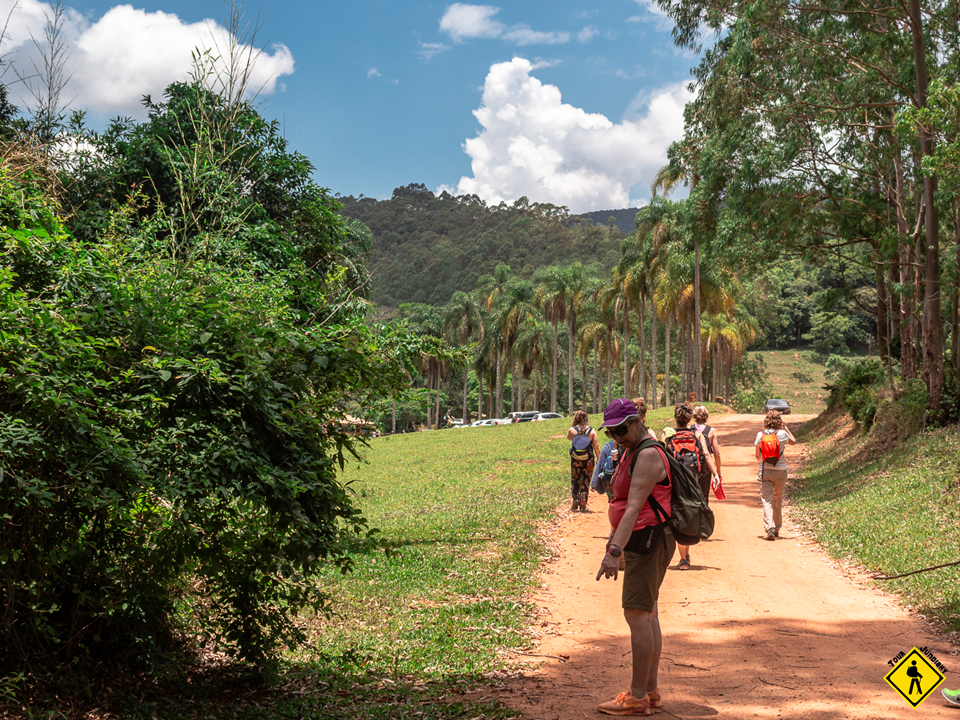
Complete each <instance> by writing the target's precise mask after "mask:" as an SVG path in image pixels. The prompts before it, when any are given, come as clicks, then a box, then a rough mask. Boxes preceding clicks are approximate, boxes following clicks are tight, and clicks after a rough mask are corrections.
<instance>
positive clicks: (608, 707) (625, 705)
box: [597, 689, 651, 715]
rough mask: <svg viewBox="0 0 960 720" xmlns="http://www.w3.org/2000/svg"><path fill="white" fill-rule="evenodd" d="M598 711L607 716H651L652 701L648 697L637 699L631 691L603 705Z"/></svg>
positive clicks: (599, 706)
mask: <svg viewBox="0 0 960 720" xmlns="http://www.w3.org/2000/svg"><path fill="white" fill-rule="evenodd" d="M597 710H598V711H599V712H602V713H606V714H607V715H650V714H651V713H650V701H649V700H647V696H646V695H644V696H643V697H639V698H635V697H634V696H633V693H632V692H630V690H629V689H627V690H625V691H624V692H622V693H620V694H619V695H617V696H616V697H615V698H614V699H613V700H611V701H610V702H605V703H601V704H600V705H598V706H597Z"/></svg>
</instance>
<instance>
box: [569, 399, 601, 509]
mask: <svg viewBox="0 0 960 720" xmlns="http://www.w3.org/2000/svg"><path fill="white" fill-rule="evenodd" d="M589 419H590V418H589V417H588V416H587V414H586V413H585V412H584V411H583V410H577V413H576V415H574V416H573V427H571V428H570V429H569V430H568V431H567V440H569V441H570V443H571V446H570V494H571V495H572V496H573V503H572V505H571V506H570V510H572V511H574V512H576V511H577V510H579V511H580V512H585V511H586V509H587V498H588V497H589V496H590V480H591V478H592V477H593V467H594V464H595V463H596V461H597V458H598V457H600V440H599V439H597V431H596V430H594V429H593V428H592V427H590V426H589V425H587V421H588V420H589Z"/></svg>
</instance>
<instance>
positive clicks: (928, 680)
mask: <svg viewBox="0 0 960 720" xmlns="http://www.w3.org/2000/svg"><path fill="white" fill-rule="evenodd" d="M924 650H926V648H924ZM888 664H890V665H893V666H894V667H893V670H891V671H890V672H888V673H887V675H886V677H884V678H883V679H884V680H886V681H887V683H888V684H889V685H890V687H892V688H893V689H894V690H896V691H897V692H898V693H900V697H902V698H903V699H904V700H906V701H907V702H908V703H910V705H911V706H913V707H917V706H918V705H920V703H922V702H923V701H924V700H926V699H927V696H928V695H930V693H932V692H933V691H934V690H936V689H937V686H938V685H939V684H940V683H942V682H943V673H942V672H940V670H939V669H938V667H937V666H938V665H940V663H939V662H937V660H936V658H934V659H933V660H931V659H930V658H928V657H927V656H926V655H924V654H923V653H922V652H920V651H919V650H917V649H916V648H914V649H913V650H911V651H910V652H909V653H907V655H904V654H903V653H900V654H899V655H898V656H897V657H895V658H894V659H893V660H891V661H890V662H889V663H888Z"/></svg>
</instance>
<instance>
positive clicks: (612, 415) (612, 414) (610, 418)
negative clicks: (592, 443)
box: [600, 398, 640, 428]
mask: <svg viewBox="0 0 960 720" xmlns="http://www.w3.org/2000/svg"><path fill="white" fill-rule="evenodd" d="M635 417H640V411H639V410H637V406H636V405H634V404H633V401H631V400H627V399H626V398H618V399H616V400H614V401H613V402H611V403H610V404H609V405H607V406H606V407H605V408H604V409H603V424H602V425H601V426H600V427H601V428H605V427H616V426H617V425H621V424H623V423H625V422H626V421H627V420H631V419H633V418H635Z"/></svg>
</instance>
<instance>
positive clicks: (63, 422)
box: [0, 114, 418, 670]
mask: <svg viewBox="0 0 960 720" xmlns="http://www.w3.org/2000/svg"><path fill="white" fill-rule="evenodd" d="M197 117H200V118H201V120H202V118H203V117H204V115H203V114H199V115H198V116H197ZM248 150H249V152H251V153H255V150H256V148H253V147H251V148H248ZM189 152H193V153H196V158H195V159H197V160H198V161H200V162H198V167H206V168H208V169H209V175H206V176H204V177H192V176H188V175H186V174H184V175H180V176H178V177H177V178H176V181H175V183H174V185H175V186H176V189H177V191H178V192H180V193H183V194H186V195H189V196H190V197H191V198H193V201H195V204H194V205H192V206H191V213H192V217H193V219H194V220H196V221H198V223H197V224H196V225H195V226H192V227H193V229H192V230H191V225H190V223H185V222H183V218H180V219H179V220H178V219H176V218H174V217H172V216H171V214H170V213H169V212H168V211H167V209H166V207H165V206H164V204H163V203H156V202H155V198H154V199H148V201H146V202H145V201H144V198H143V196H142V195H138V194H136V193H134V194H133V196H132V197H131V198H130V199H129V200H127V202H126V204H120V203H115V204H114V205H111V206H110V207H109V208H107V209H106V210H105V212H106V216H105V219H104V220H103V221H102V222H101V221H100V220H97V222H96V223H93V224H87V225H84V227H86V228H88V229H89V228H92V227H95V228H96V229H97V230H96V233H97V234H96V236H95V237H93V238H92V239H87V240H77V239H74V238H73V237H71V236H70V235H69V234H68V233H66V232H65V230H64V226H63V223H62V221H61V220H60V219H59V218H58V217H57V214H56V212H55V211H54V209H53V207H52V206H51V204H50V203H49V201H48V200H47V199H46V198H45V197H44V196H43V193H42V192H41V191H40V190H39V189H38V188H37V187H35V186H33V185H31V184H30V182H29V176H24V177H21V178H19V179H17V180H14V179H12V178H11V177H10V175H9V173H8V172H7V169H6V168H5V167H4V166H0V472H2V475H0V477H2V482H0V647H2V648H3V649H4V651H3V653H0V670H10V669H15V668H17V669H20V668H24V667H30V666H34V665H39V664H43V663H44V662H62V661H66V660H70V659H71V658H73V657H75V656H76V655H79V654H84V653H86V654H96V655H103V654H104V653H110V654H111V655H112V656H113V657H114V658H119V657H128V658H139V659H149V658H151V657H155V656H156V652H157V651H158V650H163V649H164V648H170V647H171V645H172V643H173V642H174V640H175V638H176V637H177V636H178V635H182V633H184V632H192V633H195V634H197V635H200V636H202V637H205V638H207V640H209V641H213V642H214V644H215V645H216V646H217V647H220V648H223V649H226V650H227V651H228V652H232V653H234V654H236V655H238V656H240V657H243V658H245V659H248V660H252V661H255V662H259V663H262V662H264V661H266V660H268V659H269V658H270V656H271V653H272V652H273V651H274V650H275V649H276V648H277V647H278V646H279V645H280V644H282V643H296V642H297V641H299V640H301V639H302V634H301V632H300V630H299V629H298V626H297V624H296V623H295V621H294V616H295V614H296V613H297V612H298V611H299V610H300V609H302V608H315V609H321V608H322V607H323V605H324V598H323V597H322V596H321V595H320V594H319V593H318V591H317V589H316V583H315V582H314V579H313V578H314V577H315V575H316V574H317V573H318V572H319V571H320V569H321V568H322V567H324V566H329V565H334V566H337V567H339V568H341V569H343V570H347V569H348V568H349V566H350V557H349V555H348V548H349V543H350V540H351V538H353V537H355V536H356V534H357V533H361V532H364V531H365V528H366V524H365V521H364V520H363V518H362V517H361V516H360V514H359V513H358V511H357V509H356V508H355V507H354V506H353V503H352V500H351V495H350V493H349V491H348V489H347V488H345V487H344V486H343V485H342V484H341V483H340V482H339V481H338V479H337V468H338V465H339V466H342V464H343V461H344V455H345V454H346V453H349V452H350V451H351V449H352V446H351V442H352V440H351V438H350V437H349V436H348V435H346V434H345V433H344V432H343V431H341V429H340V426H339V424H338V422H337V421H338V419H339V418H340V417H341V416H342V414H343V407H344V401H345V399H347V398H348V397H349V398H350V399H352V400H354V401H356V402H360V403H365V402H369V401H371V400H372V399H373V398H376V397H379V396H381V395H382V394H384V393H388V392H391V391H392V389H393V388H396V387H399V386H401V385H405V384H406V375H405V374H404V366H406V367H407V368H408V369H409V368H412V361H413V359H414V357H416V356H417V355H418V350H417V344H416V341H415V340H414V339H413V338H411V337H408V336H406V335H404V334H403V333H402V332H401V333H398V332H395V331H392V330H389V329H387V328H384V327H370V326H368V325H367V324H366V323H365V322H364V321H363V305H362V304H361V303H358V302H356V301H355V300H353V299H352V298H353V297H354V293H353V292H352V288H351V283H354V282H356V281H357V278H359V277H361V276H362V272H363V271H362V269H360V268H358V267H354V268H351V267H345V266H344V264H343V263H342V262H340V258H341V257H342V253H341V247H342V245H343V243H345V242H348V243H349V242H351V234H349V233H347V232H346V231H345V229H344V227H343V223H342V221H341V220H340V219H339V217H338V216H337V215H336V212H335V210H336V204H335V203H334V202H333V201H331V200H330V199H329V198H328V197H327V196H326V193H325V191H323V190H321V189H318V188H314V187H313V186H310V187H309V188H306V189H303V188H301V189H302V190H303V192H299V191H298V194H297V196H296V198H295V200H296V202H295V203H294V205H295V206H296V207H297V208H299V210H297V212H298V213H299V214H300V217H301V221H302V222H301V224H300V225H299V226H298V228H297V229H296V230H295V229H294V228H291V227H285V226H284V225H283V224H281V223H278V222H274V221H273V220H271V219H270V218H269V217H265V215H264V212H262V211H261V210H260V209H259V206H258V205H257V204H256V202H255V201H252V200H251V198H250V197H249V196H248V195H244V188H245V186H244V184H243V182H241V181H242V179H243V175H242V173H241V174H240V175H239V176H231V172H232V169H231V168H230V166H229V163H225V162H223V161H222V160H223V158H222V157H221V156H219V155H218V151H217V148H216V145H215V144H213V143H212V144H209V145H206V146H204V145H203V144H202V143H199V144H195V145H194V146H193V147H192V148H190V149H189ZM168 159H169V158H168ZM213 176H217V177H218V178H219V179H218V180H217V182H216V183H215V184H209V182H210V181H211V178H212V177H213ZM195 183H201V184H203V187H204V188H206V189H207V190H209V191H210V192H209V193H207V194H205V193H202V192H196V191H197V187H196V186H195ZM144 187H147V188H148V187H149V185H145V186H144ZM247 189H249V188H247ZM238 193H239V194H238ZM251 202H253V204H252V205H251ZM196 203H201V204H196ZM202 203H208V204H209V205H210V206H215V208H214V207H211V208H206V209H205V207H204V206H203V205H202ZM145 208H152V209H151V210H150V211H149V212H145ZM208 210H209V212H208ZM308 215H309V218H308V217H307V216H308ZM208 220H209V223H207V221H208ZM308 230H309V231H308ZM352 235H353V236H354V237H355V238H357V239H355V240H353V242H355V243H360V244H361V245H362V244H363V243H364V242H366V240H365V239H364V237H363V233H362V231H361V230H358V229H357V228H353V230H352Z"/></svg>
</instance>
